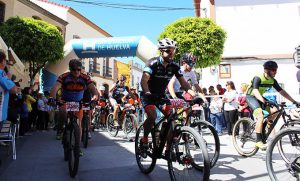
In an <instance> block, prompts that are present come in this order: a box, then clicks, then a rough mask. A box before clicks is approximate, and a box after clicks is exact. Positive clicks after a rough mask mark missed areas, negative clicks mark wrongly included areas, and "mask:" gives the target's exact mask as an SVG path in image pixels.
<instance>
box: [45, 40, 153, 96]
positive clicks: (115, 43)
mask: <svg viewBox="0 0 300 181" xmlns="http://www.w3.org/2000/svg"><path fill="white" fill-rule="evenodd" d="M64 52H65V55H64V59H63V60H61V61H58V62H56V63H55V64H53V63H51V64H46V66H45V68H44V69H42V70H41V74H40V75H41V76H40V82H41V84H40V86H41V87H40V90H42V91H50V90H51V88H52V87H53V85H54V84H55V82H56V80H57V77H58V76H59V75H60V74H62V73H64V72H65V71H67V70H68V69H69V67H68V66H69V61H70V60H71V59H74V58H98V57H129V56H137V57H138V58H140V59H141V60H143V61H144V62H145V61H147V60H149V59H150V58H152V57H154V56H156V54H157V46H156V45H154V44H153V43H152V42H151V41H150V40H149V39H147V38H146V37H145V36H131V37H110V38H97V39H73V40H71V41H69V42H68V43H67V44H66V45H65V46H64Z"/></svg>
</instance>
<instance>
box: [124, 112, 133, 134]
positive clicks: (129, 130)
mask: <svg viewBox="0 0 300 181" xmlns="http://www.w3.org/2000/svg"><path fill="white" fill-rule="evenodd" d="M135 121H136V118H135V116H134V114H130V115H128V116H126V117H125V119H124V121H123V132H124V133H125V135H126V137H127V138H128V137H129V136H132V135H133V134H135V133H136V123H135Z"/></svg>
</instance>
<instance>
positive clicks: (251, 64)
mask: <svg viewBox="0 0 300 181" xmlns="http://www.w3.org/2000/svg"><path fill="white" fill-rule="evenodd" d="M265 61H267V60H264V61H261V60H243V61H230V62H223V63H226V64H227V63H229V64H231V78H228V79H221V78H219V70H217V72H216V73H215V74H212V73H211V72H210V68H205V69H203V70H202V72H203V80H202V81H201V85H202V87H206V88H208V87H209V86H211V85H212V86H214V87H215V86H216V85H217V84H218V83H219V84H221V85H222V86H223V87H225V84H226V81H228V80H231V81H233V82H234V84H235V87H236V89H237V91H239V87H240V85H241V83H248V84H249V83H250V82H251V79H252V78H253V77H254V76H255V75H259V74H261V73H262V72H263V66H262V65H263V63H264V62H265ZM275 61H276V60H275ZM276 62H277V63H278V66H279V68H278V71H277V74H276V77H275V79H276V80H277V81H278V82H279V83H282V84H284V89H285V90H286V91H287V92H288V93H290V94H298V92H299V91H298V82H297V79H296V73H297V71H298V69H297V68H296V67H295V66H294V63H293V61H292V60H291V59H286V60H278V61H276ZM217 68H218V69H219V67H217Z"/></svg>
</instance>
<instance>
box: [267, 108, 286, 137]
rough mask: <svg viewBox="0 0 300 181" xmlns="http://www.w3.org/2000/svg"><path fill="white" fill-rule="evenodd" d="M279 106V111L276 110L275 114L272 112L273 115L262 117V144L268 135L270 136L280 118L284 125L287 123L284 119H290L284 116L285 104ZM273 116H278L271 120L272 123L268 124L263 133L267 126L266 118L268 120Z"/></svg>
mask: <svg viewBox="0 0 300 181" xmlns="http://www.w3.org/2000/svg"><path fill="white" fill-rule="evenodd" d="M279 106H280V109H279V110H277V111H276V112H274V113H272V114H270V115H268V116H266V117H264V122H263V128H262V130H263V131H262V139H263V142H266V141H267V139H268V137H269V135H270V134H271V132H272V131H273V129H274V128H275V126H276V124H277V122H278V120H279V119H280V117H282V119H283V122H284V125H287V123H288V121H287V119H286V117H288V119H291V117H290V115H288V114H286V112H285V109H284V107H285V104H280V105H279ZM275 114H278V115H277V116H276V118H275V119H274V120H273V122H272V123H271V124H270V127H269V128H268V131H267V132H265V130H266V127H267V124H268V123H267V118H269V117H271V116H273V115H275Z"/></svg>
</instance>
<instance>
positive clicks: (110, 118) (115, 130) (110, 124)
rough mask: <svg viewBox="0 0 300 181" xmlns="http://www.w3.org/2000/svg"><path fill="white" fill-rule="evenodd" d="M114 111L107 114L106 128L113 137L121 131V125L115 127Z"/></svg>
mask: <svg viewBox="0 0 300 181" xmlns="http://www.w3.org/2000/svg"><path fill="white" fill-rule="evenodd" d="M113 117H114V116H113V113H110V114H109V115H108V116H107V121H106V128H107V132H108V134H109V135H110V136H112V137H116V136H117V135H118V132H119V127H115V126H114V119H113Z"/></svg>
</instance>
